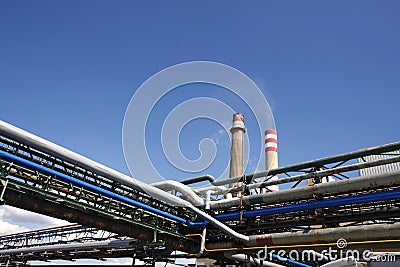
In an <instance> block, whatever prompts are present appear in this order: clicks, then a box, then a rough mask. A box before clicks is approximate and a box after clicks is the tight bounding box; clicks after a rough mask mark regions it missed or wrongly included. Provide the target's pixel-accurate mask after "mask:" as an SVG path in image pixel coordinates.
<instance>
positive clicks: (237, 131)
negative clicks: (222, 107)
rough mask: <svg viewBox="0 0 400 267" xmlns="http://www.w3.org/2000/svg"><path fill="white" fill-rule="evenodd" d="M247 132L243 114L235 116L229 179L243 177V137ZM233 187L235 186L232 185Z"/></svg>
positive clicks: (232, 129)
mask: <svg viewBox="0 0 400 267" xmlns="http://www.w3.org/2000/svg"><path fill="white" fill-rule="evenodd" d="M245 132H246V128H245V127H244V116H243V114H241V113H235V114H233V125H232V128H231V133H232V147H231V162H230V163H231V165H230V172H229V177H237V176H241V175H243V144H244V141H243V137H244V133H245ZM232 186H233V185H232Z"/></svg>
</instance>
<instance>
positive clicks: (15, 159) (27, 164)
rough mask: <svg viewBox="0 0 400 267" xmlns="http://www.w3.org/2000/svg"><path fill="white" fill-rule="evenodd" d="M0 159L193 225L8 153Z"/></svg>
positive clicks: (1, 153)
mask: <svg viewBox="0 0 400 267" xmlns="http://www.w3.org/2000/svg"><path fill="white" fill-rule="evenodd" d="M0 158H3V159H5V160H8V161H11V162H13V163H15V164H17V165H21V166H23V167H26V168H31V169H34V170H37V171H39V172H41V173H43V174H46V175H50V176H53V175H54V176H56V177H57V178H58V179H60V180H62V181H64V182H69V183H72V184H74V185H76V186H79V187H83V188H85V189H87V190H90V191H92V192H96V193H99V194H102V195H104V196H107V197H110V198H113V199H115V200H119V201H122V202H124V203H126V204H129V205H132V206H135V207H138V208H141V209H144V210H146V211H148V212H151V213H154V214H157V215H160V216H162V217H165V218H168V219H170V220H173V221H176V222H180V223H184V224H186V225H190V224H191V222H189V221H187V220H185V219H183V218H180V217H178V216H175V215H172V214H169V213H166V212H164V211H161V210H158V209H155V208H153V207H150V206H148V205H145V204H143V203H140V202H138V201H135V200H133V199H130V198H127V197H124V196H121V195H118V194H116V193H114V192H111V191H108V190H105V189H103V188H100V187H97V186H95V185H92V184H89V183H87V182H84V181H82V180H79V179H76V178H73V177H71V176H68V175H66V174H64V173H60V172H57V171H55V170H52V169H49V168H47V167H44V166H42V165H39V164H37V163H34V162H31V161H29V160H26V159H23V158H20V157H18V156H15V155H12V154H9V153H7V152H4V151H0ZM162 192H163V191H162Z"/></svg>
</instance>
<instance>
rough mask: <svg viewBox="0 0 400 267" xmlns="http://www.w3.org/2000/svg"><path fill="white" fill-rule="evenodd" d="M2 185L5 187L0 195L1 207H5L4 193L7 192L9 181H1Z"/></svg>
mask: <svg viewBox="0 0 400 267" xmlns="http://www.w3.org/2000/svg"><path fill="white" fill-rule="evenodd" d="M1 184H2V185H3V189H2V190H1V193H0V205H4V203H5V201H4V199H3V197H4V193H5V192H6V188H7V185H8V179H7V180H5V181H4V180H1Z"/></svg>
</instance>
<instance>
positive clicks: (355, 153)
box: [212, 142, 400, 185]
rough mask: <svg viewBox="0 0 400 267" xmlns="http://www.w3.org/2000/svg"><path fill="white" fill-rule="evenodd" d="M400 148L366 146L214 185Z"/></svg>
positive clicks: (399, 145)
mask: <svg viewBox="0 0 400 267" xmlns="http://www.w3.org/2000/svg"><path fill="white" fill-rule="evenodd" d="M398 149H400V142H395V143H391V144H386V145H383V146H376V147H371V148H365V149H360V150H357V151H353V152H350V153H345V154H341V155H336V156H331V157H326V158H322V159H317V160H312V161H307V162H303V163H299V164H293V165H289V166H284V167H279V168H276V169H273V170H265V171H260V172H255V173H252V174H246V175H244V176H237V177H232V178H228V179H224V180H217V181H215V182H213V183H212V184H213V185H227V184H231V183H237V182H239V181H241V180H243V179H245V180H247V181H251V180H253V179H255V178H260V177H265V176H267V175H275V174H280V173H285V172H291V171H298V170H304V169H307V168H313V167H321V166H324V165H326V164H331V163H336V162H341V161H344V162H345V161H348V160H351V159H355V158H360V157H364V156H368V155H371V154H379V153H385V152H389V151H394V150H398Z"/></svg>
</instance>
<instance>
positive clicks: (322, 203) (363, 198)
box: [214, 189, 400, 221]
mask: <svg viewBox="0 0 400 267" xmlns="http://www.w3.org/2000/svg"><path fill="white" fill-rule="evenodd" d="M396 199H400V190H399V189H397V190H391V191H385V192H378V193H371V194H365V195H359V196H348V197H341V198H335V199H328V200H319V201H312V202H307V203H301V204H294V205H287V206H282V207H272V208H265V209H259V210H247V211H243V212H242V213H241V212H229V213H224V214H218V215H216V216H214V218H215V219H218V220H221V221H227V220H238V219H240V218H241V217H242V218H249V217H255V216H268V215H275V214H282V213H289V212H299V211H307V210H315V209H322V208H332V207H339V206H345V205H352V204H364V203H370V202H378V201H388V200H396Z"/></svg>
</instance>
